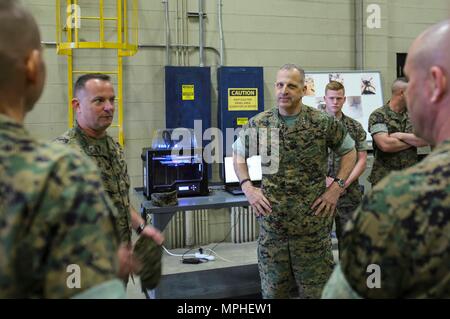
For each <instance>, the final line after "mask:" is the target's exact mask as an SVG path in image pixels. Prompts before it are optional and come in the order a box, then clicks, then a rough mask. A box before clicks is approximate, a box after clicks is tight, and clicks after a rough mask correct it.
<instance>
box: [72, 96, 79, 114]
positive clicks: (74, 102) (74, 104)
mask: <svg viewBox="0 0 450 319" xmlns="http://www.w3.org/2000/svg"><path fill="white" fill-rule="evenodd" d="M72 108H73V110H74V111H75V113H78V110H79V109H80V100H78V99H77V98H76V97H74V98H73V99H72Z"/></svg>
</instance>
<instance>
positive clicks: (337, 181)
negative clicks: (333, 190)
mask: <svg viewBox="0 0 450 319" xmlns="http://www.w3.org/2000/svg"><path fill="white" fill-rule="evenodd" d="M334 181H335V182H336V183H337V184H338V186H339V187H340V188H345V180H343V179H340V178H337V177H335V178H334Z"/></svg>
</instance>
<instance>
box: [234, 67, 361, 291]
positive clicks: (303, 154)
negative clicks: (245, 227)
mask: <svg viewBox="0 0 450 319" xmlns="http://www.w3.org/2000/svg"><path fill="white" fill-rule="evenodd" d="M304 78H305V74H304V71H303V70H302V69H300V68H299V67H297V66H295V65H292V64H287V65H284V66H282V67H281V68H280V70H279V71H278V73H277V80H276V83H275V92H276V97H277V105H278V106H277V107H274V108H272V109H270V110H268V111H265V112H262V113H259V114H257V115H256V116H254V117H253V118H251V119H250V120H249V124H248V126H247V127H246V128H245V129H244V130H242V131H241V132H240V135H239V138H238V139H237V140H236V142H235V144H234V145H233V149H234V152H233V160H234V167H235V171H236V174H237V176H238V177H239V181H240V183H241V186H242V190H243V191H244V193H245V195H246V197H247V199H248V201H249V203H250V205H251V206H252V207H253V208H254V210H255V212H256V214H257V216H258V220H259V224H260V236H259V240H258V264H259V273H260V277H261V288H262V296H263V297H264V298H289V297H297V296H300V297H305V298H318V297H320V293H321V291H322V288H323V285H324V284H325V283H326V281H327V279H328V277H329V275H330V274H331V271H332V268H333V257H332V251H331V237H330V232H331V227H332V223H333V216H334V210H335V207H336V203H337V200H338V198H339V196H340V195H341V193H342V192H343V190H344V189H343V188H342V187H340V186H339V185H338V184H337V183H333V184H332V185H331V186H330V187H329V188H328V189H326V187H325V177H326V172H327V148H328V147H329V148H331V149H333V150H334V151H335V152H336V153H337V154H339V155H341V156H342V162H341V163H342V165H341V168H340V169H339V172H338V174H337V177H338V178H339V179H340V180H345V179H346V178H347V177H348V175H349V173H350V172H351V170H352V168H353V166H354V164H355V160H356V152H355V150H354V142H353V140H352V139H351V138H350V136H349V135H348V134H347V132H346V130H345V128H344V127H343V126H342V124H340V123H339V122H337V121H336V120H334V119H333V118H332V117H331V116H329V115H328V114H326V113H324V112H320V111H318V110H315V109H313V108H311V107H309V106H306V105H304V104H302V97H303V95H304V94H305V85H304ZM265 129H275V132H277V133H279V134H275V135H273V134H271V133H270V132H269V131H270V130H265ZM246 136H249V138H247V137H246ZM256 137H257V138H258V139H259V142H257V144H259V148H260V149H259V154H260V155H261V162H262V170H263V179H262V189H259V188H256V187H253V186H252V183H251V181H250V180H249V175H248V168H247V165H246V162H245V158H247V157H250V156H252V155H255V154H256V153H257V151H256V150H255V149H256V148H255V144H254V143H255V138H256ZM268 145H271V147H270V148H268V149H267V148H266V147H267V146H268ZM267 151H268V152H267ZM277 153H278V154H277ZM278 155H279V156H278Z"/></svg>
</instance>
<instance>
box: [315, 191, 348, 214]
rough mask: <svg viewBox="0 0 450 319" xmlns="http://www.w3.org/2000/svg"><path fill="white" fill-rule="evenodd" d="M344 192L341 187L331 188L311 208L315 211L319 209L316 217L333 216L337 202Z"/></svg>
mask: <svg viewBox="0 0 450 319" xmlns="http://www.w3.org/2000/svg"><path fill="white" fill-rule="evenodd" d="M343 191H344V190H343V189H341V188H340V187H339V186H330V187H329V188H328V189H327V190H326V191H325V193H323V194H322V195H320V196H319V198H317V199H316V200H315V201H314V203H313V205H312V206H311V209H313V210H314V209H316V208H317V209H316V211H315V213H314V215H315V216H322V217H329V216H333V215H334V213H335V211H336V205H337V202H338V200H339V197H340V196H341V194H342V193H343Z"/></svg>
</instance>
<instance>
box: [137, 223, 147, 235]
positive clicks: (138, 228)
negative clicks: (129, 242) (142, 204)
mask: <svg viewBox="0 0 450 319" xmlns="http://www.w3.org/2000/svg"><path fill="white" fill-rule="evenodd" d="M145 226H147V225H146V224H145V223H142V224H140V225H139V226H138V227H137V228H136V233H137V234H138V235H140V234H141V233H142V231H143V230H144V228H145Z"/></svg>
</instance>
